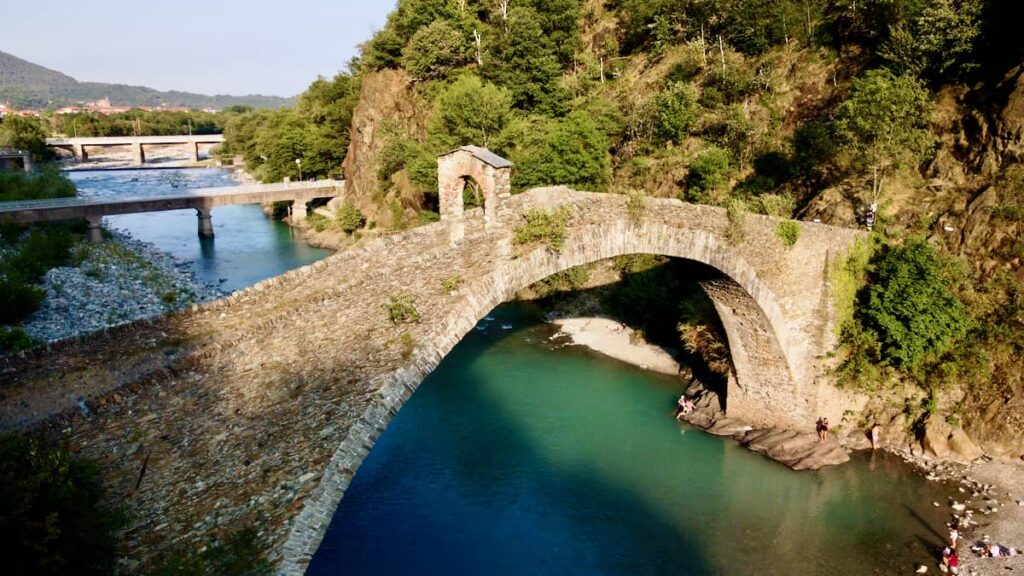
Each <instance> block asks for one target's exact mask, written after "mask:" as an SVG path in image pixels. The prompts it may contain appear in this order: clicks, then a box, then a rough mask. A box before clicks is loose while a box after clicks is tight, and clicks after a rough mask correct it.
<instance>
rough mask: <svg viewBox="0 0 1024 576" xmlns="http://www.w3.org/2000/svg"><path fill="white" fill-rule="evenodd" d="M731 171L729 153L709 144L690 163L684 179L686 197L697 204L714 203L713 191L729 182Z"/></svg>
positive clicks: (718, 189)
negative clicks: (688, 172) (687, 173)
mask: <svg viewBox="0 0 1024 576" xmlns="http://www.w3.org/2000/svg"><path fill="white" fill-rule="evenodd" d="M730 173H731V168H730V161H729V153H728V152H727V151H725V150H722V149H721V148H718V147H716V146H711V147H709V148H707V149H706V150H704V151H703V152H701V153H700V155H698V156H697V158H696V159H695V160H694V161H693V163H692V164H690V174H689V176H688V177H687V179H686V185H687V189H686V198H687V200H690V201H692V202H697V203H699V204H714V203H716V202H715V200H716V198H715V192H717V191H720V190H721V189H722V188H724V187H725V186H726V185H727V184H728V183H729V174H730Z"/></svg>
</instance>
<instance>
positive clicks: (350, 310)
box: [0, 188, 858, 574]
mask: <svg viewBox="0 0 1024 576" xmlns="http://www.w3.org/2000/svg"><path fill="white" fill-rule="evenodd" d="M499 201H500V202H501V203H502V205H501V206H500V209H499V210H496V211H493V212H491V213H490V215H491V219H490V220H491V221H490V222H488V223H487V224H486V225H485V219H484V212H483V210H481V209H475V210H470V211H467V212H465V214H464V215H463V216H462V217H461V218H459V222H458V226H460V228H461V230H460V232H461V234H460V235H459V236H460V237H461V240H458V241H456V242H452V241H450V239H449V238H450V230H449V227H450V226H452V225H453V222H451V221H448V222H445V221H442V222H439V223H436V224H432V225H429V226H425V227H421V228H417V229H415V230H412V231H408V232H405V233H401V234H398V235H395V236H390V237H386V238H381V239H379V240H376V241H374V242H372V243H370V244H368V245H366V246H363V247H361V248H358V249H354V250H350V251H346V252H342V253H339V254H336V255H334V256H331V257H329V258H327V259H326V260H323V261H320V262H317V263H316V264H313V265H311V266H307V267H305V268H302V269H299V270H295V271H293V272H290V273H288V274H285V275H283V276H280V277H278V278H273V279H269V280H266V281H263V282H261V283H259V284H257V285H256V286H253V287H252V288H250V289H247V290H243V291H241V292H238V293H236V294H233V295H231V296H229V297H227V298H224V299H221V300H217V301H215V302H211V303H208V304H204V305H199V306H195V307H193V308H192V309H191V310H189V311H186V312H181V313H175V314H171V315H168V316H164V317H160V318H156V319H149V320H144V321H139V322H135V323H132V324H128V325H125V326H122V327H118V328H116V329H112V330H109V331H106V332H105V333H100V334H96V335H91V336H89V337H85V338H78V339H74V340H69V341H65V342H60V343H56V344H53V345H51V346H50V347H49V348H48V349H46V350H43V351H40V352H36V353H30V354H25V355H23V356H20V357H14V358H7V359H0V430H16V429H30V428H34V429H40V430H43V431H46V432H49V433H51V434H53V435H57V436H62V437H65V438H67V439H68V440H69V441H70V443H71V445H72V446H73V448H74V449H76V450H77V451H79V452H80V453H82V454H84V455H87V456H89V457H92V458H96V459H98V460H99V461H100V462H101V463H102V465H103V469H104V471H105V481H106V484H107V486H108V491H109V498H110V499H111V500H113V501H116V502H118V503H120V504H122V505H123V506H124V508H125V509H126V512H127V515H128V519H129V524H128V527H127V528H126V530H125V534H124V543H123V553H124V555H125V558H126V560H125V568H126V569H127V570H129V571H139V570H141V569H143V568H144V567H145V565H146V562H147V561H149V560H151V559H152V557H153V555H154V554H156V553H157V552H159V551H160V550H161V549H162V548H164V547H166V546H168V545H170V544H172V543H196V544H197V545H198V544H200V543H205V542H206V541H207V540H208V538H209V537H211V536H216V535H218V534H221V533H222V532H223V531H224V530H229V529H233V528H237V527H240V526H242V525H244V524H246V523H255V524H256V525H257V526H258V527H260V529H261V531H262V535H263V536H264V537H265V538H266V540H267V541H268V542H269V544H270V550H269V554H270V557H271V559H272V560H273V561H274V562H275V563H276V564H277V566H278V570H279V572H280V573H282V574H301V573H303V572H304V571H305V567H306V565H307V563H308V561H309V559H310V558H311V556H312V554H313V553H314V552H315V551H316V548H317V547H318V546H319V544H320V541H321V539H322V538H323V534H324V532H325V531H326V529H327V525H328V524H329V522H330V519H331V516H332V515H333V513H334V510H335V508H336V507H337V504H338V502H339V501H340V499H341V497H342V495H343V494H344V491H345V489H346V488H347V486H348V484H349V481H350V480H351V478H352V476H353V475H354V474H355V472H356V470H357V469H358V468H359V464H360V463H361V462H362V460H363V458H365V456H366V454H367V453H368V452H369V450H370V449H371V447H372V446H373V443H374V441H375V440H376V438H377V437H378V436H379V434H380V433H381V431H383V429H384V428H385V427H386V426H387V424H388V422H389V421H390V420H391V418H392V417H393V416H394V415H395V414H396V413H397V412H398V410H399V409H400V408H401V406H402V404H403V403H404V402H405V400H406V399H408V398H409V396H410V395H411V394H412V393H413V391H414V390H415V389H416V387H417V386H418V385H419V383H420V382H421V381H422V380H423V379H424V378H425V377H426V376H427V375H428V374H429V373H430V372H431V371H432V370H433V369H434V367H436V366H437V364H438V363H439V362H440V361H441V359H442V358H443V357H444V356H445V355H446V354H447V353H448V352H449V351H450V350H451V349H452V348H453V347H454V346H455V345H456V344H457V343H458V342H459V341H460V340H461V339H462V338H463V336H464V335H465V334H466V333H467V332H468V331H469V330H471V329H472V328H473V326H474V325H475V324H476V322H477V321H478V320H480V319H481V318H482V317H484V316H485V315H486V314H487V313H488V312H489V311H490V310H492V309H493V308H494V307H495V306H497V305H498V304H500V303H502V302H504V301H506V300H508V299H510V298H511V297H512V296H513V294H514V293H515V292H516V291H518V290H519V289H521V288H524V287H525V286H528V285H530V284H532V283H534V282H536V281H538V280H541V279H543V278H545V277H547V276H549V275H551V274H554V273H556V272H559V271H562V270H565V269H567V268H570V267H573V266H577V265H581V264H586V263H590V262H594V261H597V260H602V259H606V258H610V257H614V256H618V255H623V254H631V253H653V254H663V255H668V256H676V257H682V258H689V259H693V260H698V261H701V262H703V263H706V264H708V265H710V266H712V267H714V268H716V269H717V270H719V271H721V272H722V276H721V278H719V279H717V280H715V281H713V282H711V283H709V284H708V285H707V289H708V292H709V294H710V295H711V297H712V299H713V300H714V302H715V306H716V308H717V309H718V311H719V313H720V314H721V315H722V319H723V324H724V325H725V327H726V330H727V333H728V337H729V341H730V346H731V348H732V349H733V350H734V353H735V357H734V360H735V364H736V378H735V381H736V382H735V386H731V388H730V389H729V390H728V392H727V410H728V412H729V414H730V416H735V417H738V418H742V419H744V420H747V421H749V422H751V423H753V424H756V425H783V426H785V425H790V426H807V425H808V421H810V422H812V423H813V418H815V417H816V416H817V415H819V414H823V415H827V416H830V417H833V418H835V419H836V421H839V419H840V417H841V416H842V413H843V411H844V410H845V409H846V408H847V404H846V402H847V399H846V398H845V397H844V396H843V395H842V394H838V393H836V391H835V390H834V388H833V387H832V386H831V384H829V382H828V381H827V379H826V378H823V377H822V376H821V375H822V374H823V373H824V370H823V369H822V362H823V361H824V360H823V357H824V355H825V354H826V353H828V352H829V351H831V350H832V348H833V347H834V345H835V341H834V331H833V329H832V328H833V327H832V312H831V304H830V303H831V299H830V297H829V294H828V285H827V273H826V271H827V270H828V266H829V262H830V261H832V260H834V259H836V258H839V257H842V256H843V255H844V254H845V253H846V250H847V249H848V248H849V246H850V245H851V244H852V243H853V241H854V240H855V238H856V237H857V235H858V233H857V232H856V231H854V230H848V229H840V228H833V227H828V226H824V225H818V224H807V223H803V224H801V227H802V231H801V234H800V239H799V242H798V243H797V244H796V246H794V247H793V248H791V249H787V248H786V247H785V246H784V245H783V243H782V242H781V241H780V240H779V239H778V238H777V237H776V235H775V229H776V226H777V222H778V220H776V219H772V218H767V217H761V216H753V215H751V216H748V217H747V218H746V221H745V224H744V227H745V231H746V234H745V238H744V240H743V241H741V242H738V243H735V244H733V243H730V241H729V240H727V239H726V233H725V232H726V229H727V228H728V226H729V222H728V219H727V217H726V214H725V211H724V210H721V209H717V208H711V207H706V206H696V205H690V204H684V203H682V202H679V201H676V200H661V199H647V200H646V201H645V202H646V208H645V210H644V214H643V216H642V217H641V218H639V219H637V218H635V217H634V218H630V215H629V214H628V211H627V208H626V202H627V199H626V197H625V196H620V195H612V194H592V193H585V192H576V191H573V190H569V189H566V188H546V189H537V190H532V191H529V192H525V193H523V194H520V195H516V196H512V197H506V198H500V199H499ZM560 206H566V207H568V208H569V209H570V212H571V216H570V221H569V224H568V229H567V237H566V241H565V244H564V246H563V248H562V249H561V251H560V252H554V251H552V250H550V249H548V248H547V247H545V246H543V245H535V246H513V244H512V231H513V228H514V227H515V226H516V225H519V224H520V223H521V222H522V214H523V213H524V212H526V211H527V210H528V209H530V208H533V207H540V208H544V209H554V208H555V207H560ZM455 275H458V276H461V277H462V279H463V283H462V284H461V285H460V286H459V288H458V289H457V290H455V291H454V292H452V293H448V292H446V291H445V289H444V288H443V287H442V282H443V281H444V280H445V279H447V278H451V277H452V276H455ZM400 293H402V294H407V295H409V296H411V297H412V298H413V300H414V301H415V305H416V307H417V309H418V311H419V313H420V316H421V320H420V321H419V322H418V323H412V324H398V325H395V324H392V323H391V322H390V321H389V320H388V315H387V312H386V310H385V305H386V304H387V303H388V301H389V299H390V297H391V296H394V295H397V294H400ZM404 334H408V335H409V337H411V338H412V340H413V342H415V350H414V352H413V354H412V355H411V357H409V356H406V358H403V353H402V348H403V346H402V345H401V344H400V342H401V340H402V339H403V335H404ZM406 340H407V339H406ZM147 459H148V464H147V466H146V468H145V475H144V476H143V477H142V478H141V481H140V471H141V470H142V465H143V462H144V461H146V460H147ZM137 483H138V484H139V487H138V489H136V484H137Z"/></svg>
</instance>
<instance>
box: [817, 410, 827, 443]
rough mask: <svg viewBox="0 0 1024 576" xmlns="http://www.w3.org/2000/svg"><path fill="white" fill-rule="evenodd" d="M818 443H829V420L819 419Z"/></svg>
mask: <svg viewBox="0 0 1024 576" xmlns="http://www.w3.org/2000/svg"><path fill="white" fill-rule="evenodd" d="M817 430H818V442H819V443H821V444H824V443H825V442H827V441H828V418H826V417H824V416H822V417H821V418H819V419H818V425H817Z"/></svg>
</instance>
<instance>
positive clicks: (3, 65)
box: [0, 52, 291, 110]
mask: <svg viewBox="0 0 1024 576" xmlns="http://www.w3.org/2000/svg"><path fill="white" fill-rule="evenodd" d="M101 98H110V103H111V105H113V106H160V105H166V106H181V107H186V108H214V109H218V110H219V109H222V108H227V107H228V106H253V107H255V108H280V107H282V106H287V105H290V104H291V99H290V98H279V97H277V96H262V95H248V96H228V95H216V96H207V95H204V94H193V93H191V92H180V91H177V90H171V91H168V92H161V91H159V90H154V89H152V88H146V87H145V86H128V85H125V84H106V83H103V82H79V81H78V80H75V79H74V78H72V77H70V76H68V75H67V74H62V73H60V72H57V71H55V70H50V69H49V68H44V67H42V66H39V65H38V64H33V63H31V62H28V61H26V60H22V59H21V58H18V57H17V56H14V55H12V54H8V53H6V52H0V102H7V103H9V104H10V105H11V106H13V107H15V108H36V109H42V108H60V107H61V106H67V105H70V104H76V103H79V102H92V101H94V100H99V99H101Z"/></svg>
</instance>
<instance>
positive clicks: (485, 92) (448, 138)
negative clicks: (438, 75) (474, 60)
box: [430, 74, 512, 147]
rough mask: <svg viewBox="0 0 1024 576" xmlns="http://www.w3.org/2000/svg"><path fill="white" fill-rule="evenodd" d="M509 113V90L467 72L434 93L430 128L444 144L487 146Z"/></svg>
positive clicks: (448, 145) (507, 119) (510, 101)
mask: <svg viewBox="0 0 1024 576" xmlns="http://www.w3.org/2000/svg"><path fill="white" fill-rule="evenodd" d="M511 117H512V95H511V93H509V91H508V90H505V89H504V88H498V87H497V86H495V85H494V84H491V83H490V82H484V81H482V80H480V78H478V77H476V76H473V75H469V74H467V75H465V76H462V77H460V78H459V79H458V80H456V81H455V82H454V83H452V85H451V86H449V87H448V88H447V89H445V90H444V91H443V92H441V94H440V95H439V96H438V97H437V101H436V102H435V104H434V114H433V116H432V118H431V122H430V132H431V135H432V136H435V137H437V138H439V139H440V140H441V141H442V142H443V145H444V146H445V147H455V146H462V145H465V144H474V145H478V146H484V147H487V146H489V145H490V141H491V138H492V137H493V136H494V135H496V134H498V133H500V132H501V131H502V130H504V129H505V127H506V126H507V125H508V123H509V121H510V120H511Z"/></svg>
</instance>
